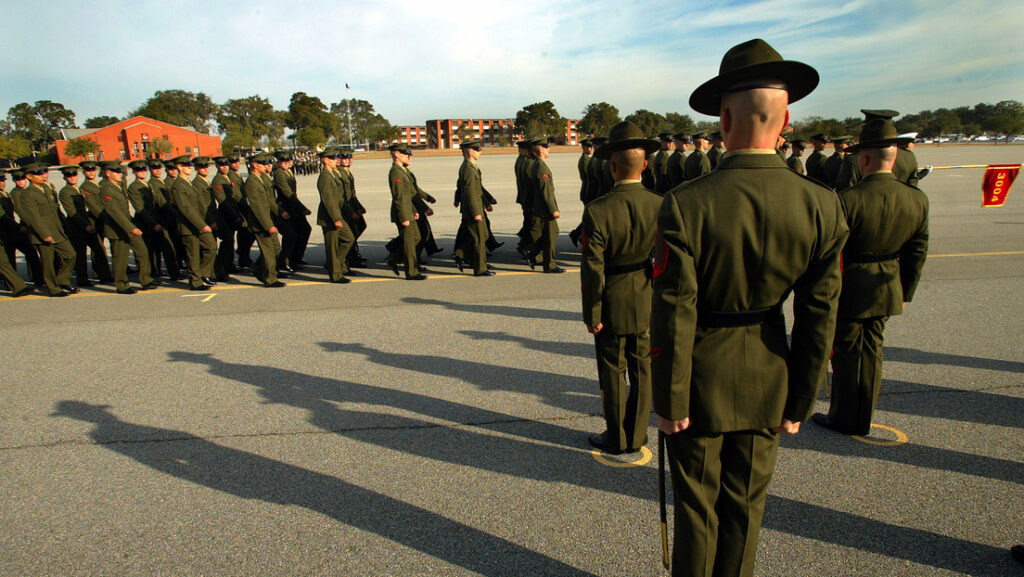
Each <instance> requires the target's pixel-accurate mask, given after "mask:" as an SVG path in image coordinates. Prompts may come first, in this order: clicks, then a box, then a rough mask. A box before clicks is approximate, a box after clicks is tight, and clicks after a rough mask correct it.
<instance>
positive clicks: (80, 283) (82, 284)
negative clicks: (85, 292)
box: [77, 280, 96, 288]
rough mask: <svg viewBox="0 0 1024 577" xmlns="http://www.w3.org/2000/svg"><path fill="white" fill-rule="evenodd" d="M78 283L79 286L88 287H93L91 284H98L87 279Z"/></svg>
mask: <svg viewBox="0 0 1024 577" xmlns="http://www.w3.org/2000/svg"><path fill="white" fill-rule="evenodd" d="M77 284H78V288H88V287H91V286H96V285H94V284H92V283H91V282H89V281H87V280H83V281H78V283H77Z"/></svg>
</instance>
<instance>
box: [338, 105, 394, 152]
mask: <svg viewBox="0 0 1024 577" xmlns="http://www.w3.org/2000/svg"><path fill="white" fill-rule="evenodd" d="M331 114H332V115H334V117H335V118H336V119H337V123H338V127H339V129H338V132H337V134H336V136H337V139H338V142H339V143H342V144H348V143H349V134H348V131H349V128H350V127H351V129H352V142H353V143H355V142H365V143H374V144H375V143H378V142H384V141H390V140H393V139H394V138H395V137H396V136H397V135H398V133H399V130H398V128H396V127H395V126H394V125H392V124H391V123H390V122H388V120H387V119H386V118H384V117H383V116H382V115H380V114H378V113H377V112H376V111H375V110H374V109H373V105H372V104H370V103H369V102H368V101H366V100H356V99H355V98H352V99H343V100H340V101H338V102H335V103H334V104H331ZM350 117H351V124H350V123H349V118H350Z"/></svg>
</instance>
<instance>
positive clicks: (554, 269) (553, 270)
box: [544, 266, 565, 273]
mask: <svg viewBox="0 0 1024 577" xmlns="http://www.w3.org/2000/svg"><path fill="white" fill-rule="evenodd" d="M544 272H549V273H560V272H565V269H564V268H562V267H560V266H556V267H555V268H553V269H550V270H546V271H544Z"/></svg>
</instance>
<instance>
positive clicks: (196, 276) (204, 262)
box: [181, 232, 217, 288]
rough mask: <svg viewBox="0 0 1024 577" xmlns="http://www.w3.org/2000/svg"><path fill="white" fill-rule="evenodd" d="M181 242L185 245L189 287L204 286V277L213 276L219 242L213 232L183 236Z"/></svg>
mask: <svg viewBox="0 0 1024 577" xmlns="http://www.w3.org/2000/svg"><path fill="white" fill-rule="evenodd" d="M181 242H182V244H183V245H185V260H186V261H187V262H188V286H189V287H191V288H199V287H201V286H203V277H212V276H213V259H214V258H216V256H217V241H216V239H214V238H213V233H212V232H203V233H199V234H197V235H192V234H183V235H181Z"/></svg>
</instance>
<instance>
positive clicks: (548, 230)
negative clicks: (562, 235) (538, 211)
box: [530, 216, 558, 271]
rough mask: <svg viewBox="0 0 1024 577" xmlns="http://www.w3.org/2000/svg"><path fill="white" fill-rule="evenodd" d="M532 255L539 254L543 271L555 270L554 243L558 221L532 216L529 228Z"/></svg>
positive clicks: (556, 236)
mask: <svg viewBox="0 0 1024 577" xmlns="http://www.w3.org/2000/svg"><path fill="white" fill-rule="evenodd" d="M530 239H531V241H532V248H531V250H532V254H540V255H541V262H542V263H543V264H544V270H545V271H549V270H551V269H553V268H555V241H557V240H558V221H557V220H555V218H554V217H550V216H549V217H540V216H534V217H533V223H532V227H531V228H530Z"/></svg>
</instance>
